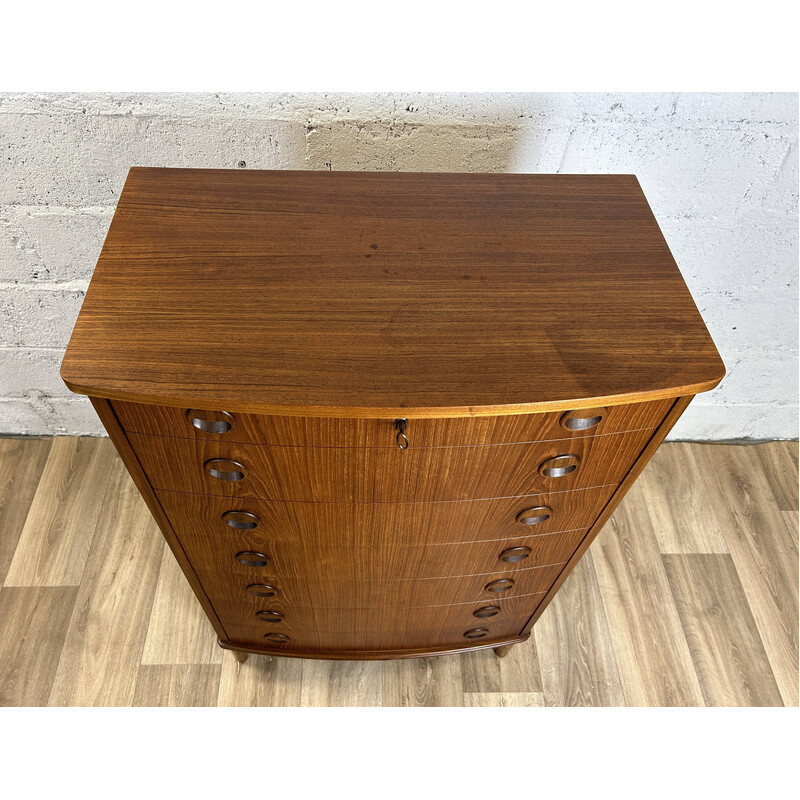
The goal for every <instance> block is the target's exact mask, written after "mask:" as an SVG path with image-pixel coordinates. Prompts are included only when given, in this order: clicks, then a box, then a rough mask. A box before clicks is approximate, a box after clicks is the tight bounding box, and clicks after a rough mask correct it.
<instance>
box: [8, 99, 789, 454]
mask: <svg viewBox="0 0 800 800" xmlns="http://www.w3.org/2000/svg"><path fill="white" fill-rule="evenodd" d="M797 122H798V101H797V96H796V95H792V94H735V93H726V94H599V93H593V94H580V93H577V94H509V95H498V94H494V95H486V94H444V95H442V94H436V95H434V94H387V93H382V94H361V95H341V94H325V95H311V94H300V95H293V94H261V95H252V94H193V95H187V94H88V95H86V94H0V164H2V168H1V169H0V433H34V434H43V433H62V434H63V433H67V434H73V433H89V434H100V433H102V429H101V426H100V424H99V421H98V420H97V418H96V416H95V414H94V412H93V410H92V408H91V406H90V405H89V404H88V402H87V401H86V400H85V399H82V398H77V397H75V396H73V395H71V394H70V393H69V392H68V391H67V390H66V388H65V387H64V386H63V384H62V383H61V380H60V378H59V376H58V366H59V363H60V360H61V357H62V354H63V350H64V347H65V345H66V342H67V340H68V338H69V333H70V331H71V329H72V325H73V323H74V321H75V317H76V315H77V313H78V309H79V307H80V304H81V302H82V298H83V293H84V291H85V289H86V286H87V285H88V281H89V277H90V275H91V272H92V269H93V267H94V264H95V261H96V259H97V256H98V254H99V252H100V247H101V245H102V242H103V237H104V236H105V232H106V230H107V228H108V224H109V221H110V220H111V216H112V214H113V210H114V205H115V203H116V200H117V197H118V196H119V192H120V189H121V188H122V184H123V182H124V179H125V175H126V172H127V170H128V167H130V166H133V165H142V166H192V167H235V166H237V165H238V164H239V162H245V164H246V165H247V167H248V168H253V169H357V170H432V171H474V172H481V171H483V172H578V173H579V172H594V173H601V172H632V173H635V174H636V175H638V177H639V180H640V181H641V184H642V186H643V188H644V190H645V193H646V194H647V197H648V199H649V200H650V203H651V205H652V206H653V210H654V212H655V214H656V217H657V219H658V221H659V223H660V224H661V226H662V229H663V230H664V234H665V236H666V238H667V241H668V242H669V244H670V246H671V248H672V251H673V253H674V255H675V258H676V260H677V261H678V264H679V265H680V267H681V270H682V271H683V274H684V276H685V278H686V281H687V283H688V284H689V287H690V289H691V290H692V292H693V294H694V296H695V299H696V301H697V303H698V306H699V307H700V310H701V312H702V313H703V316H704V318H705V320H706V322H707V324H708V326H709V328H710V329H711V332H712V334H713V336H714V339H715V341H716V342H717V346H718V347H719V349H720V352H721V353H722V357H723V359H724V360H725V363H726V365H727V367H728V376H727V378H726V379H725V381H723V383H722V385H721V386H720V387H719V388H718V389H716V390H715V391H714V392H711V393H708V394H705V395H701V396H700V397H698V398H697V400H696V401H695V402H694V403H693V404H692V406H691V407H690V408H689V410H688V411H687V412H686V414H685V415H684V417H683V419H682V420H681V421H680V422H679V424H678V426H677V427H676V429H675V431H674V433H673V438H689V439H739V438H755V439H770V438H795V437H796V436H797V410H798V409H797V405H798V371H797V355H798V352H797V351H798V347H797V262H798V236H797V234H798V228H797V181H798V142H797Z"/></svg>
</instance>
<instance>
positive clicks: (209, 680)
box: [133, 664, 222, 707]
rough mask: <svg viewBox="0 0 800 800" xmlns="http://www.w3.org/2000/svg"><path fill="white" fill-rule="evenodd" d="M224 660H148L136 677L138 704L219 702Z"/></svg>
mask: <svg viewBox="0 0 800 800" xmlns="http://www.w3.org/2000/svg"><path fill="white" fill-rule="evenodd" d="M221 671H222V665H221V664H144V665H142V666H141V667H139V671H138V676H137V679H136V691H135V693H134V696H133V705H134V706H146V707H155V706H158V707H163V706H169V707H176V706H191V707H209V706H216V705H217V695H218V694H219V681H220V673H221Z"/></svg>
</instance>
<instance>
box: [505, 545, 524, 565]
mask: <svg viewBox="0 0 800 800" xmlns="http://www.w3.org/2000/svg"><path fill="white" fill-rule="evenodd" d="M530 554H531V549H530V547H509V548H508V550H503V552H502V553H500V555H499V556H498V558H499V559H500V560H501V561H505V562H507V563H509V564H514V563H516V562H517V561H524V560H525V559H526V558H527V557H528V556H529V555H530Z"/></svg>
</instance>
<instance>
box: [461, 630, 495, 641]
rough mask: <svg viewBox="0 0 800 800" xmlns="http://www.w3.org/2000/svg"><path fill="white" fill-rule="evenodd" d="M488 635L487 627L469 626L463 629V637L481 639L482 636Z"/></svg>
mask: <svg viewBox="0 0 800 800" xmlns="http://www.w3.org/2000/svg"><path fill="white" fill-rule="evenodd" d="M488 635H489V629H488V628H471V629H470V630H468V631H465V633H464V638H465V639H483V637H484V636H488Z"/></svg>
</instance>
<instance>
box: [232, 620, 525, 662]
mask: <svg viewBox="0 0 800 800" xmlns="http://www.w3.org/2000/svg"><path fill="white" fill-rule="evenodd" d="M430 621H434V618H432V619H431V620H430ZM436 622H437V624H436V625H435V627H432V628H426V627H423V626H421V625H420V624H418V625H416V626H414V627H413V628H410V629H409V630H396V629H393V628H392V627H391V626H387V627H384V628H378V627H374V628H367V629H366V630H357V631H353V630H348V629H346V628H345V629H344V630H337V631H326V630H323V629H320V628H309V629H306V630H303V629H301V628H298V627H297V626H295V627H294V628H292V629H291V631H289V630H288V629H287V630H281V631H280V632H279V631H273V630H272V629H271V628H270V629H265V627H264V626H263V625H261V623H259V622H258V621H256V622H251V623H247V624H236V623H234V622H230V621H228V620H226V621H225V628H226V630H229V632H230V636H231V640H232V642H234V643H236V644H239V645H242V646H246V647H247V648H248V649H249V647H251V646H253V645H255V646H256V647H278V648H280V650H281V651H282V652H284V653H285V654H291V653H292V651H294V650H305V651H309V650H319V651H327V652H337V651H338V652H339V653H341V654H343V655H344V654H346V653H347V652H348V651H357V650H366V651H373V652H377V653H382V652H386V651H392V650H408V649H412V650H424V649H426V648H437V647H451V648H461V647H464V646H467V647H469V646H470V645H473V644H483V643H484V640H485V641H486V642H493V641H497V640H498V639H500V640H508V639H516V638H518V637H519V631H520V629H521V628H522V626H523V625H524V624H525V619H524V615H523V617H507V618H505V619H499V618H498V619H496V620H494V621H492V622H488V623H486V624H481V623H479V621H478V620H475V619H473V620H470V621H467V622H465V623H463V624H457V625H450V626H448V625H445V624H443V623H442V622H440V621H438V620H436ZM479 630H480V631H482V632H484V631H485V635H482V636H477V635H474V634H473V635H469V636H468V635H467V634H469V633H470V632H473V631H479ZM279 637H280V638H279Z"/></svg>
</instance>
